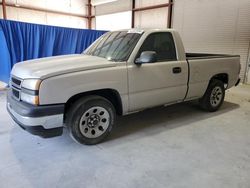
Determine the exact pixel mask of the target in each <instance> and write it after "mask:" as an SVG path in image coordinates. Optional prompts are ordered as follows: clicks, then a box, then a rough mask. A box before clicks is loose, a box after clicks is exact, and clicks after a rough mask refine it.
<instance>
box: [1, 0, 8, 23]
mask: <svg viewBox="0 0 250 188" xmlns="http://www.w3.org/2000/svg"><path fill="white" fill-rule="evenodd" d="M2 8H3V19H7V15H6V3H5V0H2Z"/></svg>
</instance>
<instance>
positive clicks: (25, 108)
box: [7, 92, 64, 138]
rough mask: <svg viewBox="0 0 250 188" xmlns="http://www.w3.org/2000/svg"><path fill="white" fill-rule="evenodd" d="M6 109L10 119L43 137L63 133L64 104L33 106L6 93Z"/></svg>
mask: <svg viewBox="0 0 250 188" xmlns="http://www.w3.org/2000/svg"><path fill="white" fill-rule="evenodd" d="M7 110H8V112H9V114H10V115H11V117H12V119H13V120H14V121H15V122H16V123H17V124H18V125H19V126H20V127H21V128H22V129H24V130H26V131H28V132H30V133H31V134H34V135H38V136H41V137H43V138H48V137H54V136H60V135H62V133H63V112H64V105H63V104H60V105H46V106H33V105H30V104H27V103H24V102H22V101H17V100H15V99H13V98H12V97H11V94H10V92H8V95H7Z"/></svg>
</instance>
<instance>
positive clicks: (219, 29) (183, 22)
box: [173, 0, 250, 78]
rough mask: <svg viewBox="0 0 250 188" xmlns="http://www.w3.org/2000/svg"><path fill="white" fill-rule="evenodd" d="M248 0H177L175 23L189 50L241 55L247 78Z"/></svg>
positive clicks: (249, 33)
mask: <svg viewBox="0 0 250 188" xmlns="http://www.w3.org/2000/svg"><path fill="white" fill-rule="evenodd" d="M249 10H250V1H249V0H238V1H235V0H213V1H211V0H202V1H201V0H176V1H175V3H174V12H173V27H174V28H175V29H177V30H178V31H179V32H180V34H181V36H182V39H183V42H184V46H185V48H186V51H188V52H207V53H228V54H239V55H241V65H242V70H241V78H244V75H245V71H246V68H247V66H246V64H247V56H248V48H249V42H250V22H249V18H250V11H249Z"/></svg>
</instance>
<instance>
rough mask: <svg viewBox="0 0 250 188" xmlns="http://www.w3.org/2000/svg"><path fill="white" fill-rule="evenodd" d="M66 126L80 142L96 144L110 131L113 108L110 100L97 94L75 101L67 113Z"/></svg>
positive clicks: (113, 118) (113, 115)
mask: <svg viewBox="0 0 250 188" xmlns="http://www.w3.org/2000/svg"><path fill="white" fill-rule="evenodd" d="M67 114H68V115H67V118H66V126H67V127H68V128H69V130H70V135H71V137H73V139H74V140H76V141H77V142H79V143H81V144H87V145H91V144H97V143H100V142H101V141H102V140H103V139H105V138H106V137H107V136H108V134H109V133H110V132H111V130H112V128H113V125H114V122H115V110H114V107H113V105H112V103H111V102H109V101H108V100H107V99H105V98H103V97H99V96H88V97H85V98H82V99H79V100H78V101H76V102H75V103H74V104H73V105H72V106H71V108H70V110H69V111H68V113H67Z"/></svg>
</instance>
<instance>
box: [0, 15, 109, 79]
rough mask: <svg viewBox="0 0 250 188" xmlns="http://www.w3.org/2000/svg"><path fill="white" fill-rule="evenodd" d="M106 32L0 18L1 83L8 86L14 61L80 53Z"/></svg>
mask: <svg viewBox="0 0 250 188" xmlns="http://www.w3.org/2000/svg"><path fill="white" fill-rule="evenodd" d="M105 32H106V31H97V30H88V29H72V28H64V27H54V26H46V25H38V24H30V23H23V22H16V21H9V20H1V19H0V80H1V81H4V82H6V83H8V80H9V75H10V71H11V68H12V67H13V65H14V64H15V63H17V62H20V61H24V60H29V59H35V58H41V57H48V56H56V55H64V54H75V53H81V52H82V51H83V50H84V49H86V48H87V47H88V46H89V45H90V44H91V43H92V42H93V41H95V40H96V39H97V38H98V37H99V36H101V35H103V34H104V33H105Z"/></svg>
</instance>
